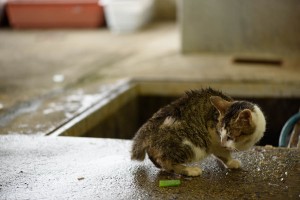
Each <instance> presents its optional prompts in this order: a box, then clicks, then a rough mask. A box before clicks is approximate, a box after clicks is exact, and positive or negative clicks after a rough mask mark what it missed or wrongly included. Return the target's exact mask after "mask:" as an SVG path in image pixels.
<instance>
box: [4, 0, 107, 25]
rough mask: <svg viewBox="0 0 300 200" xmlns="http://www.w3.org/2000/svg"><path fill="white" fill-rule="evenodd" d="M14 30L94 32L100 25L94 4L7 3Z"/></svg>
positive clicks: (81, 0) (67, 0)
mask: <svg viewBox="0 0 300 200" xmlns="http://www.w3.org/2000/svg"><path fill="white" fill-rule="evenodd" d="M6 9H7V14H8V20H9V23H10V25H11V26H12V27H14V28H95V27H99V26H101V25H103V24H104V14H103V8H102V6H100V5H99V3H98V0H8V2H7V8H6Z"/></svg>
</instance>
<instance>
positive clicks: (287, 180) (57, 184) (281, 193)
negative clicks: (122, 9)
mask: <svg viewBox="0 0 300 200" xmlns="http://www.w3.org/2000/svg"><path fill="white" fill-rule="evenodd" d="M130 145H131V142H130V141H128V140H113V139H88V138H71V137H37V136H35V137H33V136H24V135H14V136H12V135H11V136H0V146H1V149H0V163H1V165H0V172H1V173H0V199H8V200H9V199H286V198H288V199H296V198H299V195H300V193H299V191H300V182H299V176H300V166H299V160H300V158H299V155H300V154H299V150H298V149H284V148H272V149H269V148H262V147H256V148H254V149H252V150H250V151H247V152H239V153H237V154H236V155H235V157H237V158H238V159H240V160H241V161H242V163H243V168H242V170H238V171H231V170H228V169H224V168H223V167H221V166H220V165H219V164H218V163H217V162H216V161H215V160H214V159H213V158H212V157H210V158H208V159H206V160H205V161H204V162H203V163H201V166H202V168H203V170H204V173H203V175H202V176H201V177H197V178H186V177H179V176H175V175H170V174H167V173H165V172H162V171H159V170H158V169H157V168H155V167H154V166H153V164H152V163H150V161H149V160H146V161H145V162H143V163H137V162H133V161H131V160H130V158H129V150H130ZM161 179H181V182H182V184H181V185H180V186H179V187H176V188H160V187H159V186H158V181H159V180H161Z"/></svg>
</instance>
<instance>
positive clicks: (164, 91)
mask: <svg viewBox="0 0 300 200" xmlns="http://www.w3.org/2000/svg"><path fill="white" fill-rule="evenodd" d="M208 86H210V87H212V88H216V89H218V90H221V91H224V92H225V93H227V94H229V95H231V96H232V97H234V98H235V99H243V100H249V101H252V102H254V103H257V104H258V105H260V107H261V108H262V110H263V111H264V113H265V115H266V118H267V131H266V134H265V136H264V138H263V139H262V140H261V142H260V145H266V144H271V145H273V146H277V145H278V138H279V134H280V131H281V128H282V126H283V125H284V123H285V121H286V120H287V119H288V118H289V117H290V116H291V115H293V114H295V113H296V112H298V110H299V107H300V95H299V94H300V91H299V87H298V86H297V85H291V84H287V85H285V84H282V83H278V84H274V83H273V84H266V83H264V82H261V83H259V82H252V83H251V82H248V83H242V84H241V83H240V82H185V81H183V82H180V81H166V80H165V81H150V80H149V81H145V80H132V81H129V82H126V83H124V84H123V85H121V86H119V87H116V88H114V89H112V90H110V91H108V92H107V95H105V96H104V97H103V99H102V100H100V101H99V102H98V103H97V104H95V105H94V106H92V107H91V108H90V109H88V110H86V111H85V112H83V113H81V114H80V115H78V116H77V117H75V118H73V119H72V120H70V121H69V122H68V123H66V124H64V125H62V126H61V127H59V128H57V129H56V130H55V131H53V132H52V133H51V134H50V135H51V136H84V137H100V138H120V139H130V138H132V137H133V136H134V134H135V132H136V131H137V129H138V128H139V127H140V126H141V125H142V124H143V123H144V122H145V121H146V120H147V119H148V118H150V117H151V116H152V114H153V113H154V112H156V111H157V110H158V109H159V108H160V107H162V106H164V105H167V104H168V103H170V102H171V101H173V100H175V99H176V98H178V97H179V96H180V95H182V94H183V93H184V91H186V90H191V89H199V88H205V87H208Z"/></svg>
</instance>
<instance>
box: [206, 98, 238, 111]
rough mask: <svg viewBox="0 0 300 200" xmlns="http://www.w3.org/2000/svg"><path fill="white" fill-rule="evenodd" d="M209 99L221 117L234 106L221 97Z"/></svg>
mask: <svg viewBox="0 0 300 200" xmlns="http://www.w3.org/2000/svg"><path fill="white" fill-rule="evenodd" d="M209 99H210V102H211V104H212V105H213V106H214V107H215V108H216V109H217V110H218V111H219V112H220V114H221V115H224V114H225V113H226V111H227V109H228V108H229V107H230V106H231V104H232V103H230V102H229V101H226V100H224V99H222V98H221V97H219V96H211V97H210V98H209Z"/></svg>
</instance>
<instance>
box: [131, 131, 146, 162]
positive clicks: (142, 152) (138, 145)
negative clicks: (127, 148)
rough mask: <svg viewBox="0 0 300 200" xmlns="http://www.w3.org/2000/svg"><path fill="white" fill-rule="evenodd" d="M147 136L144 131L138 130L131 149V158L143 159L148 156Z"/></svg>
mask: <svg viewBox="0 0 300 200" xmlns="http://www.w3.org/2000/svg"><path fill="white" fill-rule="evenodd" d="M146 149H147V145H146V138H145V134H144V133H143V132H142V131H138V132H137V134H136V135H135V137H134V138H133V144H132V149H131V160H138V161H143V160H144V159H145V156H146Z"/></svg>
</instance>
